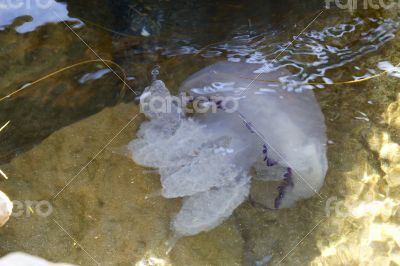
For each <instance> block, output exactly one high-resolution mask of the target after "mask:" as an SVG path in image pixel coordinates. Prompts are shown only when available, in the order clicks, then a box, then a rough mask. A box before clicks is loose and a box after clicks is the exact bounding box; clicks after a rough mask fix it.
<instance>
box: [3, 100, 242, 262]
mask: <svg viewBox="0 0 400 266" xmlns="http://www.w3.org/2000/svg"><path fill="white" fill-rule="evenodd" d="M137 114H139V110H138V108H137V107H136V106H135V105H133V104H120V105H117V106H115V107H113V108H106V109H105V110H103V111H102V112H100V113H98V114H96V115H93V116H91V117H89V118H87V119H84V120H82V121H80V122H77V123H74V124H72V125H70V126H68V127H65V128H63V129H61V130H59V131H57V132H55V133H53V134H52V135H51V136H50V137H48V138H47V139H45V140H44V141H43V142H42V143H41V144H40V145H38V146H36V147H35V148H33V149H32V150H31V151H29V152H26V153H24V154H21V155H19V156H18V157H17V158H15V159H14V160H13V161H12V162H11V163H10V164H7V165H2V166H1V169H2V170H4V171H6V172H7V174H8V176H9V177H10V178H9V179H8V180H7V182H4V184H3V183H2V190H3V191H4V192H6V193H7V195H9V196H10V197H11V198H12V199H15V200H19V201H21V202H25V201H26V200H29V201H35V200H36V201H41V200H47V201H50V203H51V206H52V210H53V212H52V213H51V215H50V216H46V217H43V216H40V215H39V213H37V212H36V208H35V207H33V210H34V213H32V212H30V211H29V210H27V209H26V208H24V209H23V210H22V213H23V215H20V216H13V217H12V218H11V219H10V221H9V222H8V223H7V224H6V226H4V227H3V228H1V230H0V239H1V245H0V255H5V254H8V253H10V252H15V251H23V252H27V253H30V254H34V255H35V256H40V257H43V258H46V259H47V260H51V261H65V262H69V263H73V264H76V265H95V262H94V261H93V260H92V259H91V258H90V256H88V255H87V254H86V253H85V252H84V251H83V250H82V248H80V246H79V245H77V243H79V244H80V245H81V247H83V248H84V249H85V250H86V251H87V252H88V253H89V254H90V255H91V256H92V257H93V258H94V259H95V260H96V261H98V262H100V264H101V265H136V264H137V265H152V264H151V263H153V264H154V263H155V262H157V265H212V264H216V265H224V264H226V265H239V264H240V262H241V257H242V254H243V240H242V238H241V235H240V232H239V230H238V229H237V228H236V226H235V223H234V220H233V219H229V220H228V221H226V222H225V223H224V224H223V225H221V226H219V227H218V228H216V229H215V230H213V231H212V232H209V233H207V234H201V235H199V236H196V237H192V238H186V239H183V240H182V241H179V243H177V244H176V247H175V249H174V250H173V251H172V252H171V253H170V254H169V255H168V256H167V255H165V252H166V250H167V248H166V246H165V242H166V241H167V240H168V239H169V237H170V230H169V226H170V219H171V217H173V215H174V214H175V213H176V212H177V211H178V210H179V208H180V201H179V200H166V199H164V198H162V197H155V198H147V197H146V196H147V195H149V194H151V193H153V192H155V191H157V190H158V189H160V184H159V177H158V176H157V175H154V173H151V172H150V171H147V170H146V169H145V168H144V167H141V166H138V165H136V164H134V163H133V162H132V160H131V158H126V157H124V156H121V155H120V154H117V153H115V152H114V151H115V150H119V148H120V147H123V146H125V145H127V144H128V142H129V141H130V140H132V139H133V138H134V137H135V135H136V130H137V128H138V126H139V124H140V123H141V121H142V118H141V117H140V116H138V117H137V118H136V119H135V120H133V121H132V122H131V123H130V124H129V125H128V126H127V127H126V128H125V130H122V131H121V132H120V134H118V136H116V135H117V133H118V132H119V131H120V130H121V129H122V128H123V127H124V126H126V125H127V123H128V122H129V121H130V120H131V119H132V118H133V117H134V116H135V115H137ZM115 136H116V137H115ZM114 137H115V138H114ZM111 139H113V140H112V141H111V142H110V143H109V145H108V146H107V147H106V148H105V149H104V150H103V151H102V152H101V153H100V154H99V155H98V156H97V157H96V158H95V159H94V160H92V158H93V157H94V155H96V154H97V153H98V152H99V151H100V150H102V149H103V148H104V147H105V145H106V144H107V143H108V142H109V141H110V140H111ZM91 160H92V161H91ZM89 161H91V163H90V164H89V165H88V166H87V167H86V168H85V169H84V170H83V171H82V172H81V173H80V174H79V175H78V176H76V174H77V173H78V172H79V171H80V170H81V169H82V168H83V167H84V166H85V165H86V164H87V163H88V162H89ZM74 176H76V178H75V179H74V180H73V182H71V183H70V184H69V185H68V186H67V187H66V188H65V189H64V191H63V192H62V193H60V194H59V195H58V196H57V198H56V199H53V197H54V196H55V195H56V194H57V193H58V192H60V190H61V189H62V188H63V187H65V185H66V184H67V183H68V182H69V181H70V180H71V179H72V178H73V177H74ZM16 211H18V212H21V210H20V209H17V207H16ZM55 221H56V222H57V223H58V224H59V225H60V226H62V227H63V229H65V231H66V232H68V234H70V235H71V236H72V237H73V238H74V239H75V240H76V242H74V240H72V239H71V238H70V237H69V236H68V235H67V233H65V232H64V231H63V229H61V228H60V226H58V225H57V224H56V223H55ZM216 251H218V252H216ZM161 262H162V263H161Z"/></svg>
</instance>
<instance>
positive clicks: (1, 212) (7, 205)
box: [0, 191, 13, 227]
mask: <svg viewBox="0 0 400 266" xmlns="http://www.w3.org/2000/svg"><path fill="white" fill-rule="evenodd" d="M12 209H13V203H12V202H11V200H10V199H9V198H8V197H7V195H6V194H4V193H3V192H2V191H0V227H2V226H3V225H5V223H6V222H7V221H8V219H10V216H11V213H12Z"/></svg>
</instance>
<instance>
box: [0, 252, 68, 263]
mask: <svg viewBox="0 0 400 266" xmlns="http://www.w3.org/2000/svg"><path fill="white" fill-rule="evenodd" d="M0 266H73V265H72V264H65V263H51V262H49V261H47V260H44V259H41V258H39V257H35V256H31V255H29V254H25V253H22V252H15V253H11V254H8V255H7V256H4V257H2V258H0Z"/></svg>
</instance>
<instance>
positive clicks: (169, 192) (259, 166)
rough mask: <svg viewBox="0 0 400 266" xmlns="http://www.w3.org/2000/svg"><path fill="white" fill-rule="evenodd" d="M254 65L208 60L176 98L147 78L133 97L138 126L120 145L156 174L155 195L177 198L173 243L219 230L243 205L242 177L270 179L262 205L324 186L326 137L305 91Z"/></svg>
mask: <svg viewBox="0 0 400 266" xmlns="http://www.w3.org/2000/svg"><path fill="white" fill-rule="evenodd" d="M258 68H260V66H258V65H255V64H245V63H233V62H225V61H223V62H218V63H215V64H213V65H211V66H208V67H206V68H204V69H202V70H200V71H199V72H197V73H195V74H193V75H192V76H190V77H189V78H188V79H187V80H186V81H184V82H183V84H182V85H181V87H180V88H179V95H178V96H179V97H177V96H172V95H171V94H170V92H169V90H168V89H167V87H166V86H165V84H164V83H163V82H162V81H161V80H157V79H154V81H153V82H152V84H151V85H150V86H149V87H147V88H146V89H145V90H144V92H143V94H142V95H141V97H140V102H141V103H140V104H141V110H142V112H143V113H144V115H145V116H146V117H147V118H148V121H146V122H144V123H142V125H141V126H140V129H139V130H138V133H137V138H136V139H134V140H132V141H131V142H130V143H129V144H128V149H129V151H130V155H131V156H132V159H133V160H134V161H135V162H136V163H138V164H140V165H143V166H146V167H151V168H155V169H157V170H158V172H159V174H160V180H161V186H162V189H161V195H162V196H163V197H165V198H182V199H183V205H182V208H181V209H180V211H179V212H178V214H177V215H176V216H175V217H174V218H173V219H172V221H171V229H172V231H173V234H174V237H175V238H179V237H183V236H190V235H196V234H198V233H200V232H203V231H208V230H211V229H213V228H215V227H216V226H218V225H220V224H221V223H222V222H223V221H224V220H225V219H227V218H228V217H229V216H230V215H231V214H232V213H233V211H234V210H235V209H236V208H237V207H238V206H239V205H240V204H241V203H242V202H244V201H245V200H246V198H247V197H248V195H249V191H250V185H251V180H252V178H258V179H262V180H264V181H271V180H272V181H279V182H280V185H279V186H278V188H277V191H276V193H275V195H271V196H272V197H274V204H273V206H271V209H279V208H288V207H291V206H293V205H294V204H295V202H296V201H298V200H300V199H304V198H309V197H311V196H313V195H314V194H315V193H317V192H318V191H319V189H320V188H321V186H322V184H323V182H324V178H325V175H326V171H327V168H328V164H327V159H326V141H327V140H326V134H325V124H324V117H323V114H322V112H321V109H320V106H319V104H318V103H317V101H316V99H315V96H314V93H313V91H312V90H310V89H305V90H302V91H300V90H295V91H291V90H288V89H286V88H285V87H284V86H283V85H282V84H280V83H279V82H272V81H277V80H279V78H280V77H282V76H287V75H290V72H289V71H288V70H286V69H284V68H280V69H277V70H274V71H273V72H270V73H266V74H263V75H260V74H255V72H256V70H257V69H258ZM291 86H293V84H291ZM182 99H184V100H182Z"/></svg>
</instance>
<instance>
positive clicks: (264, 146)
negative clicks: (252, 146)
mask: <svg viewBox="0 0 400 266" xmlns="http://www.w3.org/2000/svg"><path fill="white" fill-rule="evenodd" d="M267 152H268V149H267V145H265V144H264V145H263V153H264V154H267ZM264 161H265V160H264Z"/></svg>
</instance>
